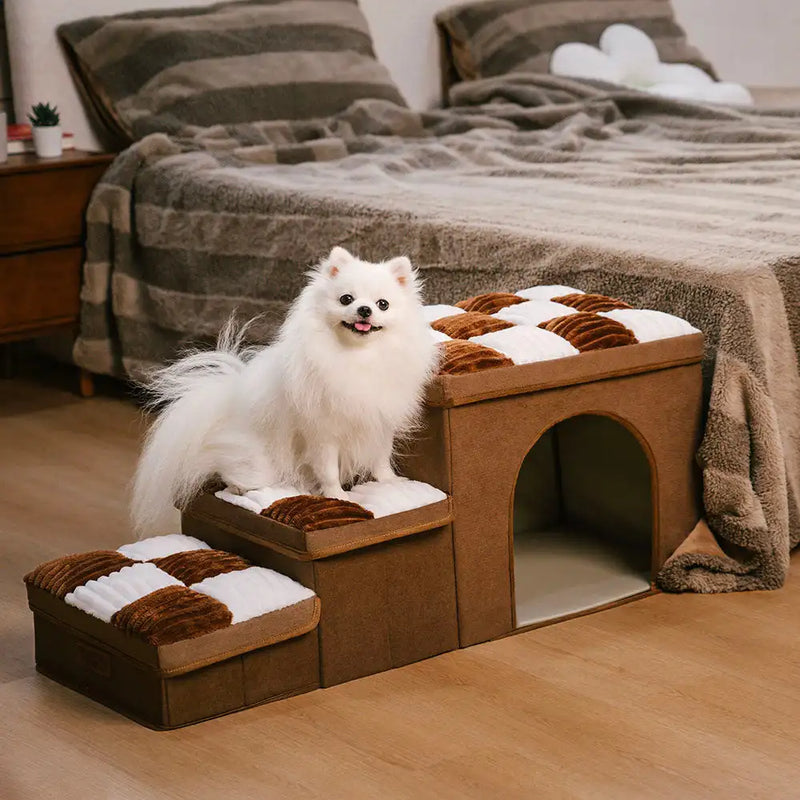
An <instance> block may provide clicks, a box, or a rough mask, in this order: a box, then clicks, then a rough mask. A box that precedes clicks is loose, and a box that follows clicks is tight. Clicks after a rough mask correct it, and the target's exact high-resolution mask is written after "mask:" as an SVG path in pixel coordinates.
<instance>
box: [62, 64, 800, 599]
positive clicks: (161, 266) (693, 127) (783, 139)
mask: <svg viewBox="0 0 800 800" xmlns="http://www.w3.org/2000/svg"><path fill="white" fill-rule="evenodd" d="M449 101H450V104H449V107H448V108H447V109H440V110H429V111H417V110H413V109H411V108H408V107H405V106H404V105H402V104H397V103H395V102H392V101H391V100H390V99H387V98H385V97H371V98H364V99H360V100H357V101H355V102H353V103H352V104H350V105H348V107H347V108H345V109H344V110H342V111H340V112H339V113H336V114H332V115H331V116H329V117H327V118H325V119H318V118H317V119H302V120H285V119H273V120H266V121H256V122H252V123H248V124H236V125H217V126H195V127H194V128H192V130H183V131H181V133H180V135H177V134H175V133H174V132H173V133H171V134H167V133H163V132H154V133H151V134H150V135H146V136H144V137H143V138H140V139H139V140H138V141H137V142H135V143H134V144H133V145H132V146H131V147H130V148H128V149H127V150H125V151H124V152H123V153H121V155H120V156H119V157H118V159H117V160H116V162H115V163H114V165H113V166H112V167H111V169H110V170H109V172H108V173H107V175H106V177H105V178H104V180H103V181H102V182H101V184H100V185H99V186H98V189H97V190H96V193H95V196H94V199H93V202H92V204H91V205H90V208H89V211H88V215H87V229H88V238H87V262H86V268H85V275H84V285H83V291H82V301H83V311H82V323H81V333H80V337H79V339H78V341H77V343H76V347H75V354H74V355H75V359H76V361H77V362H78V363H79V364H80V365H81V366H82V367H84V368H86V369H88V370H91V371H93V372H100V373H107V374H113V375H118V376H122V377H134V378H140V377H142V376H143V375H145V374H146V373H147V372H148V370H149V369H151V368H152V367H153V366H155V365H158V364H161V363H163V362H164V361H166V360H169V359H170V358H173V357H174V356H175V354H176V352H178V351H179V350H180V348H181V347H184V346H186V345H188V344H195V343H197V342H198V341H207V340H209V339H211V338H212V337H213V335H214V334H215V332H216V331H217V330H218V329H219V327H220V326H221V323H222V322H223V321H224V320H225V319H226V318H227V317H228V316H229V315H230V314H231V312H232V311H234V310H235V311H236V312H237V313H238V314H239V315H240V316H242V317H243V318H247V317H250V316H254V315H256V314H260V315H261V319H260V322H259V324H258V325H256V326H254V329H253V330H254V332H255V335H256V337H257V338H258V339H259V340H261V341H267V340H268V339H269V337H270V336H271V335H272V333H273V332H274V330H275V328H276V326H277V324H278V323H279V321H280V319H281V318H282V316H283V314H284V312H285V310H286V307H287V305H288V303H289V302H290V301H291V299H292V298H293V297H294V295H295V294H296V293H297V291H298V289H299V287H300V286H301V285H302V282H303V275H304V271H305V269H306V268H307V267H308V266H309V265H310V264H312V263H314V262H315V261H316V260H318V259H319V258H320V256H321V255H322V254H324V253H325V252H326V251H327V250H328V249H329V248H330V246H331V245H333V244H342V245H344V246H346V247H348V248H349V249H351V250H354V251H356V252H358V253H359V254H360V255H361V256H362V257H364V258H366V259H381V258H384V257H387V256H389V255H395V254H399V253H406V254H407V255H409V256H410V257H411V258H412V260H413V261H414V262H415V263H416V264H417V265H418V266H419V268H420V269H421V271H422V274H423V276H424V279H425V294H426V300H427V302H429V303H436V302H440V301H446V300H449V299H450V298H452V297H453V296H468V295H470V294H475V293H479V292H483V291H491V290H494V289H497V288H498V287H509V286H516V287H524V286H527V285H533V284H543V283H560V284H567V285H573V286H577V287H580V288H581V289H584V290H587V291H596V292H601V293H607V294H611V295H613V296H617V297H620V298H622V299H624V300H626V301H627V302H629V303H631V304H632V305H634V306H642V307H648V308H655V309H659V310H663V311H668V312H670V313H673V314H676V315H678V316H681V317H683V318H685V319H687V320H689V321H690V322H691V323H692V324H693V325H694V326H696V327H698V328H700V329H701V330H703V331H704V333H705V334H706V341H707V353H706V358H705V362H704V375H705V383H706V397H707V422H706V431H705V437H704V440H703V443H702V446H701V448H700V451H699V453H698V460H699V463H700V466H701V468H702V471H703V477H704V503H705V509H706V515H707V519H708V522H709V524H710V526H711V528H712V530H713V531H714V534H715V535H716V540H715V541H700V540H697V541H695V542H689V543H688V544H687V546H686V547H685V548H684V549H683V551H682V552H681V554H680V555H679V556H678V557H677V558H676V559H674V560H673V562H672V564H671V569H670V572H669V573H668V574H666V575H664V576H663V581H662V583H663V584H664V585H665V586H666V588H669V589H672V590H676V591H682V590H692V591H708V592H711V591H730V590H739V589H765V588H776V587H778V586H780V585H781V584H782V582H783V580H784V578H785V574H786V571H787V569H788V564H789V552H790V549H791V548H792V547H794V546H795V545H796V544H797V542H798V540H800V376H799V375H798V358H797V354H798V350H800V203H798V200H799V199H800V114H797V113H795V112H792V111H783V112H774V113H768V112H755V111H752V110H751V111H745V110H736V109H731V108H725V107H710V106H701V105H692V104H689V103H682V102H677V101H670V100H666V99H663V98H658V97H655V96H653V95H649V94H646V93H643V92H639V91H634V90H627V89H621V88H614V87H608V86H596V85H590V84H587V83H584V82H578V81H571V80H569V79H565V78H557V77H554V76H551V75H547V74H543V73H534V72H513V71H512V72H510V73H507V74H503V75H496V76H490V77H480V78H478V79H476V80H472V81H461V82H459V83H457V84H456V85H454V86H453V87H452V88H451V91H450V93H449Z"/></svg>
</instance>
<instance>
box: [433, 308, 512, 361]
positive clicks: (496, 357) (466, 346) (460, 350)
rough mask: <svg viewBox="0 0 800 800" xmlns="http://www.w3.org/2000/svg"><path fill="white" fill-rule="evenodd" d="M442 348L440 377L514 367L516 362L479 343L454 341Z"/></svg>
mask: <svg viewBox="0 0 800 800" xmlns="http://www.w3.org/2000/svg"><path fill="white" fill-rule="evenodd" d="M464 316H466V315H464ZM440 348H441V350H442V358H441V361H440V362H439V374H440V375H459V374H464V373H468V372H478V370H483V369H490V368H492V367H511V366H513V365H514V362H513V361H512V360H511V359H510V358H508V357H507V356H504V355H503V354H502V353H498V352H497V350H492V348H491V347H484V346H483V345H481V344H478V343H477V342H467V341H464V340H462V339H454V340H453V341H452V342H442V343H441V344H440Z"/></svg>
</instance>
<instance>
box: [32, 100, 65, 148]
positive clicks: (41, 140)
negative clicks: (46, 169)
mask: <svg viewBox="0 0 800 800" xmlns="http://www.w3.org/2000/svg"><path fill="white" fill-rule="evenodd" d="M28 119H29V120H30V121H31V128H32V131H33V147H34V149H35V150H36V155H37V156H39V158H56V157H57V156H60V155H61V149H62V144H61V124H60V123H61V117H60V116H59V113H58V109H57V108H56V107H55V106H51V105H50V103H37V104H36V105H35V106H33V108H31V113H30V114H28Z"/></svg>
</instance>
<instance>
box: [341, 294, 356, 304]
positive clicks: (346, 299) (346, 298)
mask: <svg viewBox="0 0 800 800" xmlns="http://www.w3.org/2000/svg"><path fill="white" fill-rule="evenodd" d="M354 299H355V298H354V297H353V295H351V294H343V295H342V296H341V297H340V298H339V302H340V303H341V304H342V305H343V306H349V305H350V303H352V302H353V300H354Z"/></svg>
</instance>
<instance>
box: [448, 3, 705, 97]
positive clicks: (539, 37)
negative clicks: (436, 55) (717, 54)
mask: <svg viewBox="0 0 800 800" xmlns="http://www.w3.org/2000/svg"><path fill="white" fill-rule="evenodd" d="M436 22H437V24H438V26H439V31H440V34H441V36H442V41H443V47H444V55H445V58H444V62H445V63H444V69H445V74H444V75H443V80H444V82H445V85H446V86H449V85H451V84H452V83H455V82H456V81H458V80H462V81H468V80H476V79H478V78H488V77H491V76H493V75H505V74H506V73H508V72H549V71H550V56H551V54H552V52H553V50H555V49H556V47H558V45H560V44H564V43H565V42H584V43H585V44H592V45H597V43H598V42H599V41H600V34H601V33H602V32H603V31H604V30H605V29H606V28H607V27H608V26H609V25H612V24H613V23H615V22H624V23H627V24H628V25H633V26H634V27H636V28H640V29H641V30H643V31H644V32H645V33H646V34H648V36H650V38H651V39H653V41H654V42H655V45H656V48H657V49H658V54H659V56H660V58H661V61H665V62H670V63H674V62H683V63H689V64H694V65H696V66H698V67H700V68H701V69H703V70H705V71H706V72H708V73H709V74H710V75H711V76H712V77H716V76H715V75H714V71H713V69H712V67H711V65H710V64H709V63H708V62H707V61H706V60H705V59H704V58H703V57H702V55H701V54H700V52H699V51H698V50H697V49H696V48H694V47H692V46H691V45H690V44H689V43H688V42H687V41H686V34H685V32H684V30H683V28H681V26H680V25H678V23H677V22H676V21H675V15H674V13H673V10H672V5H671V4H670V2H669V0H576V1H575V2H573V1H572V0H484V1H483V2H477V3H467V4H466V5H459V6H455V7H452V8H448V9H445V10H444V11H441V12H440V13H439V14H437V16H436Z"/></svg>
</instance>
